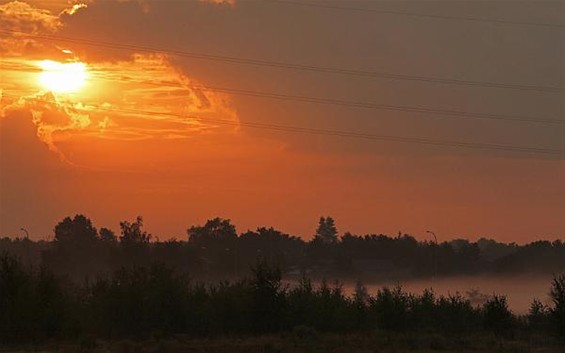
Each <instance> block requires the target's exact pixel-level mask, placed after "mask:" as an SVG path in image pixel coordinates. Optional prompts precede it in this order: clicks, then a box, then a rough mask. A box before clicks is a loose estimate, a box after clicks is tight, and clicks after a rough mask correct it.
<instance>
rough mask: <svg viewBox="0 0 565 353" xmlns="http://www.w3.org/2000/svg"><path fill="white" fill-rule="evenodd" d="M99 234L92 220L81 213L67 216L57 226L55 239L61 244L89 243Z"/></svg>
mask: <svg viewBox="0 0 565 353" xmlns="http://www.w3.org/2000/svg"><path fill="white" fill-rule="evenodd" d="M97 235H98V233H97V231H96V228H94V226H93V225H92V221H91V220H90V219H89V218H87V217H85V216H83V215H81V214H78V215H76V216H74V218H70V217H66V218H65V219H63V220H62V221H61V222H59V224H57V225H56V226H55V241H56V242H57V243H59V244H73V245H89V244H91V243H92V242H94V241H96V237H97Z"/></svg>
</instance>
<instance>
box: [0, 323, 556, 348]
mask: <svg viewBox="0 0 565 353" xmlns="http://www.w3.org/2000/svg"><path fill="white" fill-rule="evenodd" d="M564 351H565V346H564V345H559V344H558V343H557V342H552V341H550V340H549V339H545V338H538V339H535V340H534V339H531V338H530V339H528V340H526V339H501V338H497V337H495V336H491V335H470V336H450V337H449V336H443V335H438V334H432V333H430V334H425V333H413V334H389V333H385V332H371V333H364V334H360V333H358V334H349V335H338V334H318V333H316V332H315V331H314V330H311V329H308V328H297V329H296V330H294V331H293V332H290V333H286V334H281V335H276V336H259V337H224V338H214V339H193V338H190V337H185V336H181V335H177V336H175V337H168V338H158V337H157V336H156V337H155V338H152V339H146V340H140V341H133V340H118V341H107V340H94V339H92V338H84V339H82V340H80V341H78V342H63V343H62V342H51V343H47V344H43V345H41V346H31V345H28V346H18V347H3V348H2V347H0V352H5V353H16V352H22V353H23V352H45V353H48V352H49V353H51V352H52V353H185V352H193V353H403V352H445V353H466V352H469V353H471V352H473V353H483V352H484V353H486V352H500V353H530V352H531V353H537V352H539V353H542V352H543V353H563V352H564Z"/></svg>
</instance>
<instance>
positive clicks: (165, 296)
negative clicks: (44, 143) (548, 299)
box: [0, 255, 564, 343]
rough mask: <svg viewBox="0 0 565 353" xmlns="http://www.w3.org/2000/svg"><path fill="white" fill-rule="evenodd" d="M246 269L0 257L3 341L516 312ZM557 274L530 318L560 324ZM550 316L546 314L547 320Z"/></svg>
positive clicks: (481, 319) (340, 325) (438, 327)
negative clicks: (105, 267) (200, 277)
mask: <svg viewBox="0 0 565 353" xmlns="http://www.w3.org/2000/svg"><path fill="white" fill-rule="evenodd" d="M251 273H252V275H251V276H250V277H249V278H246V279H242V280H239V281H237V282H234V283H228V282H221V283H219V284H211V285H204V284H200V283H196V282H192V281H190V280H189V279H187V278H186V277H185V276H184V275H182V274H180V273H178V272H176V271H174V270H173V269H171V268H168V267H165V266H157V265H153V266H150V267H129V268H122V269H120V270H118V271H116V272H115V273H113V274H112V275H109V276H107V277H101V278H99V279H97V280H94V281H92V282H90V283H86V284H84V285H83V286H81V287H73V286H70V285H65V284H64V281H63V280H61V279H59V278H57V277H55V276H53V275H51V274H50V273H49V272H48V271H46V270H43V269H39V270H33V269H31V268H26V267H25V266H24V265H23V264H22V263H21V262H19V261H18V260H17V259H15V258H14V257H11V256H8V255H3V256H2V257H1V258H0V313H2V315H0V340H1V341H0V342H1V343H25V342H30V343H38V342H41V341H44V340H47V339H54V338H55V339H56V338H60V339H69V338H70V339H76V338H80V337H106V338H114V339H118V338H143V337H149V336H151V337H154V336H159V337H161V336H163V335H165V336H166V335H172V334H185V335H189V336H194V337H202V336H206V337H210V336H217V335H232V334H251V335H254V334H269V333H278V332H284V331H286V332H342V333H346V332H358V331H369V330H375V329H380V330H385V331H392V332H430V333H443V334H454V333H455V334H462V333H467V334H472V333H480V332H491V333H493V334H497V335H498V334H510V333H511V332H512V331H513V330H515V329H517V323H518V319H517V318H516V317H515V316H514V315H513V314H512V313H511V312H510V311H509V310H508V308H507V305H506V298H505V297H504V296H496V295H495V296H493V297H491V298H490V299H489V300H488V301H487V302H486V304H484V306H482V307H473V306H472V305H471V304H470V302H469V301H468V300H466V299H464V298H462V297H461V296H459V295H455V296H448V297H443V296H439V297H437V296H436V295H435V294H434V293H433V292H432V291H431V290H427V291H424V292H423V293H422V294H421V295H414V294H408V293H406V292H404V291H403V290H402V289H401V288H400V287H395V288H383V289H381V290H379V291H378V292H377V293H376V295H375V296H371V295H370V294H369V293H368V292H367V290H366V289H365V288H364V287H363V286H362V285H361V284H358V286H357V290H356V292H355V294H354V295H353V296H351V297H349V296H346V295H344V293H343V291H342V288H341V286H340V285H339V283H336V284H334V285H332V286H330V285H328V284H327V283H326V282H323V283H322V284H321V285H320V286H319V287H314V286H313V285H312V284H311V282H310V281H309V280H308V279H307V278H303V279H302V280H301V281H300V283H299V284H298V285H296V286H293V287H288V286H284V285H283V284H282V282H281V272H280V269H279V268H278V267H276V266H274V265H273V264H270V263H268V262H267V261H260V262H258V263H257V264H256V265H255V266H254V267H253V269H252V271H251ZM563 284H564V283H563V276H558V277H556V278H555V280H554V282H553V288H552V295H553V298H554V300H555V302H554V304H555V305H554V306H552V307H550V308H549V309H547V310H546V309H544V308H541V307H539V305H540V304H536V303H534V304H532V312H531V313H530V316H529V318H530V321H531V322H530V325H529V326H521V327H520V328H519V329H520V330H522V332H523V330H530V331H532V332H539V330H540V328H543V327H544V326H540V324H539V323H540V322H551V324H552V325H553V326H552V327H553V328H554V329H555V332H556V333H557V334H558V335H561V334H562V332H563V331H560V330H562V328H563V326H562V324H563V321H562V320H563V316H562V308H563V307H562V304H563V302H562V299H563V296H562V294H563V291H562V290H563ZM548 318H549V319H550V321H546V320H548Z"/></svg>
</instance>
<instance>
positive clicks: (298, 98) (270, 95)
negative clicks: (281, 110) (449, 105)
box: [102, 76, 565, 125]
mask: <svg viewBox="0 0 565 353" xmlns="http://www.w3.org/2000/svg"><path fill="white" fill-rule="evenodd" d="M102 77H103V76H102ZM105 79H106V80H112V81H118V80H115V79H108V78H105ZM127 82H135V83H140V84H145V85H152V86H158V87H161V86H165V87H167V86H168V87H180V88H190V89H198V90H202V91H212V92H221V93H229V94H235V95H242V96H249V97H257V98H266V99H274V100H281V101H293V102H303V103H313V104H323V105H336V106H343V107H352V108H362V109H376V110H387V111H401V112H409V113H420V114H434V115H441V117H442V118H448V119H458V118H459V119H461V118H462V119H464V120H469V119H481V120H499V121H510V122H521V123H534V124H550V125H565V120H563V119H547V118H536V117H530V116H519V115H506V114H491V113H472V112H466V111H458V110H445V109H433V108H426V107H411V106H403V105H392V104H378V103H370V102H359V101H349V100H340V99H333V98H323V97H312V96H304V95H290V94H281V93H274V92H265V91H253V90H244V89H236V88H229V87H219V86H196V85H183V84H180V83H177V82H170V81H167V82H151V81H139V80H137V81H131V80H128V81H127Z"/></svg>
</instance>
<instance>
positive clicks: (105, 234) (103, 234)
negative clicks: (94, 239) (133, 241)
mask: <svg viewBox="0 0 565 353" xmlns="http://www.w3.org/2000/svg"><path fill="white" fill-rule="evenodd" d="M99 236H100V240H102V241H104V242H107V243H116V242H117V241H118V237H117V236H116V233H114V232H113V231H112V230H110V229H108V228H100V231H99Z"/></svg>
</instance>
